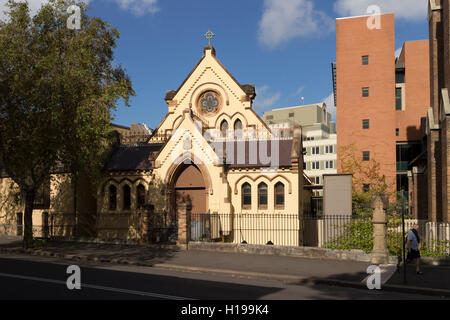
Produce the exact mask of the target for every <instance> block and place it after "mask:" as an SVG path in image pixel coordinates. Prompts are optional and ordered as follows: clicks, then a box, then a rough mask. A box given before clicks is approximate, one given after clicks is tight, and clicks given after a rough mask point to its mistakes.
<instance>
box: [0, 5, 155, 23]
mask: <svg viewBox="0 0 450 320" xmlns="http://www.w3.org/2000/svg"><path fill="white" fill-rule="evenodd" d="M17 1H20V0H17ZM23 1H24V0H23ZM92 1H105V0H83V2H84V3H90V2H92ZM107 1H115V2H116V3H117V4H118V6H119V8H120V9H121V10H124V11H129V12H131V13H133V14H134V15H136V16H142V15H144V14H147V13H151V14H154V13H156V12H158V11H159V10H160V8H159V7H158V0H107ZM47 2H48V0H28V4H29V7H30V11H31V14H32V15H35V14H36V12H37V11H38V10H39V9H40V7H41V5H42V4H44V3H47ZM7 3H8V0H0V20H2V19H4V18H5V17H6V15H5V14H4V11H5V10H6V9H7V7H6V4H7Z"/></svg>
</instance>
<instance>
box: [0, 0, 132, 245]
mask: <svg viewBox="0 0 450 320" xmlns="http://www.w3.org/2000/svg"><path fill="white" fill-rule="evenodd" d="M73 4H75V3H74V2H73V1H68V0H50V1H49V3H48V4H46V5H43V6H42V7H41V9H40V10H39V11H38V13H37V14H36V15H35V16H34V17H31V16H30V12H29V7H28V4H27V3H26V2H25V3H24V2H20V3H16V2H14V1H13V0H9V3H8V6H9V11H8V12H7V21H5V22H1V21H0V162H1V163H0V164H1V165H2V166H3V167H4V168H5V170H6V172H7V174H8V175H9V176H10V177H11V178H12V179H13V180H14V181H15V182H16V183H17V185H18V186H19V187H20V190H21V192H22V195H23V198H24V200H25V210H24V213H25V214H24V225H25V230H24V247H29V246H31V245H32V241H33V233H32V226H33V221H32V212H33V203H34V198H35V194H36V191H37V189H38V188H39V187H40V186H41V185H42V183H43V182H44V181H45V180H46V179H48V177H49V176H50V174H51V173H52V172H53V171H54V170H55V169H56V168H63V170H64V171H65V172H68V173H70V174H71V175H72V178H73V180H74V181H76V179H77V177H78V176H79V175H80V173H82V172H90V169H98V168H99V167H100V155H101V153H102V152H103V151H104V150H105V148H106V147H107V139H106V138H107V136H108V134H109V130H110V127H109V124H110V120H111V110H112V109H114V108H116V104H117V102H118V101H119V100H120V99H122V100H123V101H124V102H125V105H127V106H128V105H129V99H130V96H132V95H134V91H133V89H132V86H131V81H130V79H129V77H128V76H127V74H126V72H125V70H124V69H123V68H122V67H121V66H120V65H116V64H114V62H113V48H115V47H116V42H117V39H118V38H119V32H118V31H117V30H116V29H114V28H111V26H110V25H109V24H108V23H106V22H104V21H102V20H101V19H100V18H93V17H90V16H88V15H87V13H86V11H87V6H86V5H85V4H84V3H81V2H80V3H76V5H77V6H78V7H79V8H80V17H81V28H80V29H78V30H72V29H70V28H68V27H67V20H68V18H69V14H68V13H67V8H68V7H69V6H70V5H73ZM93 172H95V170H94V171H93Z"/></svg>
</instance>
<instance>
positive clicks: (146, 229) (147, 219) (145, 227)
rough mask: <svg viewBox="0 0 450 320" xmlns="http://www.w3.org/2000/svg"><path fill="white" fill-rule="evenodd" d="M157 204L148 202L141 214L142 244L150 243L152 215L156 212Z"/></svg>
mask: <svg viewBox="0 0 450 320" xmlns="http://www.w3.org/2000/svg"><path fill="white" fill-rule="evenodd" d="M154 211H155V206H154V205H151V204H148V205H145V206H144V212H143V213H142V215H141V244H142V245H145V244H149V243H150V234H151V228H152V226H151V220H152V215H153V214H154Z"/></svg>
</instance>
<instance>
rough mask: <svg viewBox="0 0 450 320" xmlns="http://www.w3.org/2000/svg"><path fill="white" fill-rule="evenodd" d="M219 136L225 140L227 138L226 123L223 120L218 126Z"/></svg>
mask: <svg viewBox="0 0 450 320" xmlns="http://www.w3.org/2000/svg"><path fill="white" fill-rule="evenodd" d="M220 136H221V137H222V138H226V137H227V136H228V122H227V121H226V120H223V121H222V123H221V124H220Z"/></svg>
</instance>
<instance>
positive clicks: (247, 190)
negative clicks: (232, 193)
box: [241, 183, 252, 210]
mask: <svg viewBox="0 0 450 320" xmlns="http://www.w3.org/2000/svg"><path fill="white" fill-rule="evenodd" d="M241 191H242V209H243V210H250V209H251V208H252V186H251V185H250V184H249V183H244V184H243V185H242V188H241Z"/></svg>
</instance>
